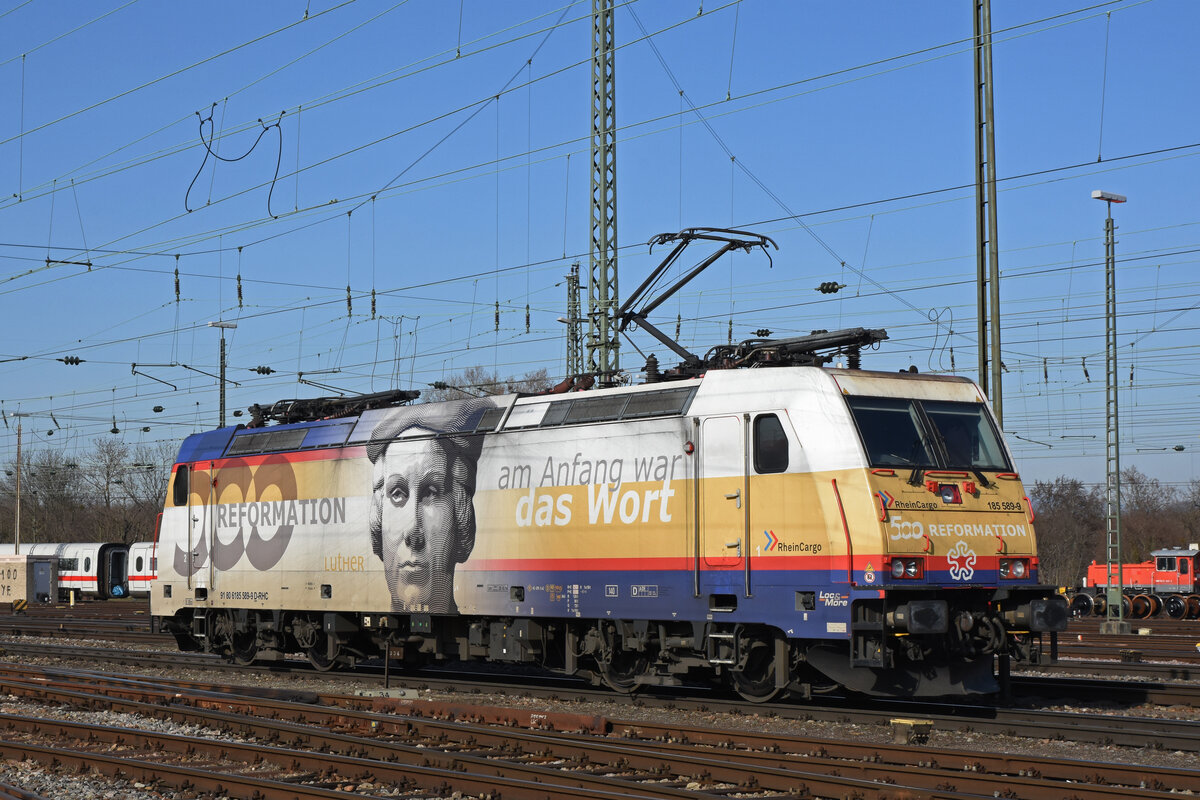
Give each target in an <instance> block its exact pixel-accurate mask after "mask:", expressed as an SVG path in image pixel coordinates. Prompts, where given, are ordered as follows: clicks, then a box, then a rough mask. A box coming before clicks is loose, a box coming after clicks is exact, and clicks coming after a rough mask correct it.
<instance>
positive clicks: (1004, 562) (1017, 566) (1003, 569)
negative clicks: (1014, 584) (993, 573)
mask: <svg viewBox="0 0 1200 800" xmlns="http://www.w3.org/2000/svg"><path fill="white" fill-rule="evenodd" d="M1027 575H1029V562H1028V561H1027V560H1026V559H1024V558H1002V559H1000V577H1001V578H1004V579H1009V580H1021V579H1022V578H1024V577H1026V576H1027Z"/></svg>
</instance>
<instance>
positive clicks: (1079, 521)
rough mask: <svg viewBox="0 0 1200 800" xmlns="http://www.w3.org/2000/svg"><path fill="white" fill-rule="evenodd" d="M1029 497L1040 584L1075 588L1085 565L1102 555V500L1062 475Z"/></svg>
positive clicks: (1038, 485)
mask: <svg viewBox="0 0 1200 800" xmlns="http://www.w3.org/2000/svg"><path fill="white" fill-rule="evenodd" d="M1029 496H1030V499H1031V500H1032V501H1033V506H1034V510H1035V513H1036V518H1037V522H1036V525H1037V537H1038V538H1037V544H1038V560H1039V566H1040V577H1041V581H1042V583H1047V584H1051V585H1054V586H1075V585H1078V583H1079V580H1080V578H1081V577H1082V576H1083V575H1084V573H1086V572H1087V565H1088V562H1089V561H1091V560H1092V559H1094V558H1099V557H1103V555H1104V514H1103V498H1098V497H1097V496H1096V495H1095V494H1094V493H1092V492H1088V491H1087V490H1086V489H1084V486H1083V483H1082V482H1081V481H1079V480H1076V479H1074V478H1067V477H1065V476H1059V477H1058V478H1055V479H1054V480H1053V481H1038V482H1037V483H1035V484H1034V486H1033V490H1032V491H1031V492H1030V493H1029Z"/></svg>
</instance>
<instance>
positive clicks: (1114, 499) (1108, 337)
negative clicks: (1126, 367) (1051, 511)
mask: <svg viewBox="0 0 1200 800" xmlns="http://www.w3.org/2000/svg"><path fill="white" fill-rule="evenodd" d="M1092 199H1093V200H1103V201H1104V202H1105V203H1106V204H1107V208H1108V217H1107V218H1106V219H1105V220H1104V351H1105V361H1106V362H1107V364H1106V369H1105V376H1104V398H1105V400H1104V405H1105V449H1104V462H1105V494H1104V518H1105V524H1104V527H1105V565H1106V569H1107V573H1106V574H1107V576H1108V587H1107V589H1106V590H1105V593H1106V598H1107V602H1106V604H1105V606H1106V608H1105V620H1104V623H1103V624H1102V625H1101V627H1100V631H1101V633H1129V623H1128V622H1126V621H1125V604H1124V601H1123V596H1124V591H1125V571H1124V569H1123V566H1122V565H1123V564H1124V558H1122V556H1121V439H1120V429H1119V427H1118V415H1117V264H1116V261H1117V258H1116V247H1117V244H1116V239H1115V238H1114V235H1113V234H1114V231H1115V230H1116V228H1115V227H1114V225H1113V218H1112V204H1113V203H1124V202H1125V199H1126V198H1125V195H1123V194H1116V193H1114V192H1105V191H1101V190H1100V189H1096V190H1095V191H1093V192H1092ZM1114 579H1115V580H1114Z"/></svg>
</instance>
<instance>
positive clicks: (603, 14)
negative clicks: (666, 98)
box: [587, 0, 621, 386]
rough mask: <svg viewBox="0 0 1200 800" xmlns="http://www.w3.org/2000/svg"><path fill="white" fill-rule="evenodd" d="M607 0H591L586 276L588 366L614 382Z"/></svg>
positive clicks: (616, 344) (612, 89) (613, 132)
mask: <svg viewBox="0 0 1200 800" xmlns="http://www.w3.org/2000/svg"><path fill="white" fill-rule="evenodd" d="M615 39H616V36H615V33H614V28H613V4H612V0H592V220H591V222H592V243H591V258H590V262H591V271H590V273H589V276H588V340H587V349H588V371H589V372H592V373H594V374H595V375H596V378H597V383H598V384H599V385H600V386H612V385H613V384H615V383H616V379H617V373H618V371H619V370H620V368H621V358H620V341H619V340H618V339H617V324H616V312H617V306H618V305H619V302H618V293H617V108H616V102H617V92H616V89H617V82H616V52H615V47H616V42H615Z"/></svg>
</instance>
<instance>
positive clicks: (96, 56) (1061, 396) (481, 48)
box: [0, 0, 1200, 486]
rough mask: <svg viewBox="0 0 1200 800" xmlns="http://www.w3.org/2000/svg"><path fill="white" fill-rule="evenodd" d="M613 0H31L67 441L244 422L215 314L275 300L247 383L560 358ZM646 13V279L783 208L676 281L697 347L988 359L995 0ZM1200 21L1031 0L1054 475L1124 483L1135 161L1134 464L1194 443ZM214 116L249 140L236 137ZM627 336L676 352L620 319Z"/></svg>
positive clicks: (644, 8) (1043, 429)
mask: <svg viewBox="0 0 1200 800" xmlns="http://www.w3.org/2000/svg"><path fill="white" fill-rule="evenodd" d="M590 11H591V7H590V3H576V4H574V5H571V4H568V3H565V2H563V0H556V1H555V2H535V1H534V0H529V1H528V2H508V3H493V2H483V1H482V0H462V2H461V3H454V2H449V1H448V0H436V1H435V0H409V1H408V2H399V3H389V2H378V3H375V2H365V0H358V2H343V3H337V2H317V0H305V1H303V2H302V1H300V0H297V2H274V3H260V4H246V3H229V2H211V3H205V4H191V5H188V4H176V3H149V2H146V1H145V0H134V1H133V2H122V0H113V1H112V2H95V3H80V2H74V3H50V2H46V1H45V0H31V2H21V0H5V2H3V3H0V15H3V16H0V104H2V106H3V108H4V113H3V114H0V198H2V199H0V309H2V310H3V313H2V315H0V330H2V332H3V333H2V337H0V400H3V409H4V411H5V412H6V413H12V412H21V413H25V414H29V415H31V417H30V418H28V419H27V420H26V424H25V430H26V431H31V432H32V436H31V438H30V439H29V440H28V443H29V444H31V445H32V446H33V447H57V448H63V449H64V450H66V451H67V452H70V453H76V452H87V451H88V450H90V448H91V443H92V441H93V440H94V439H95V438H96V437H99V436H111V435H112V434H110V433H108V431H109V429H110V428H111V427H113V424H114V420H115V423H116V426H117V427H118V428H120V429H121V433H120V434H119V435H120V436H121V437H123V438H124V439H125V440H126V441H128V442H129V443H130V444H140V443H153V442H157V441H164V440H165V441H176V440H179V439H181V438H182V437H183V436H185V435H187V434H189V433H191V432H193V431H196V430H202V429H205V428H209V427H213V426H215V425H216V421H217V405H218V393H217V388H216V381H215V380H214V378H213V377H210V375H215V373H216V372H217V364H218V341H219V336H218V332H217V331H216V330H214V329H212V328H210V327H209V326H208V323H209V322H211V321H214V320H225V321H232V322H236V323H237V325H238V327H237V328H236V329H230V330H227V331H226V344H227V347H228V364H229V367H228V376H227V377H228V378H229V379H230V380H232V381H236V385H235V384H229V385H228V386H227V392H226V396H227V407H228V409H229V412H230V413H231V412H232V410H233V409H237V408H245V407H247V406H249V405H250V404H252V403H264V404H265V403H270V402H273V401H275V400H278V399H283V398H290V397H307V396H318V395H324V394H329V393H330V390H329V389H328V388H324V389H323V388H318V387H316V386H313V385H311V384H309V383H302V382H300V381H299V380H298V379H299V378H300V373H303V379H304V380H306V381H313V382H316V383H319V384H324V385H325V386H326V387H335V388H336V389H339V390H345V391H348V392H370V391H381V390H384V389H389V388H409V387H415V388H421V387H423V386H426V385H428V384H429V383H431V382H433V381H436V380H439V379H442V378H444V377H447V376H451V375H453V374H455V373H458V372H461V371H462V370H463V369H465V368H467V367H472V366H483V367H486V368H488V369H493V370H496V371H498V372H499V373H500V374H501V375H510V374H521V373H524V372H526V371H530V370H534V369H537V368H539V367H546V368H547V369H548V370H549V372H550V374H551V376H552V377H554V378H558V377H561V376H562V375H563V373H564V370H565V365H564V352H565V343H564V330H563V326H562V325H561V324H560V323H558V322H556V318H558V317H560V316H562V315H563V314H564V313H565V303H566V288H565V282H564V275H565V274H566V273H567V271H568V269H569V265H570V264H571V262H573V261H576V260H578V261H581V262H582V265H583V266H582V273H583V275H584V276H585V280H586V275H587V271H588V253H587V249H588V241H589V226H588V220H589V213H590V209H589V175H590V153H589V135H590V81H591V72H590V61H589V59H590V46H591V40H590V36H591V28H590ZM616 13H617V16H616V36H617V42H618V44H619V45H620V50H619V52H618V55H617V68H616V74H617V86H618V89H617V121H618V125H619V132H618V141H619V144H618V155H617V174H618V187H619V188H618V241H619V243H620V247H621V251H620V257H619V260H618V269H619V287H620V292H621V296H622V297H624V296H625V294H627V293H628V292H631V291H632V290H633V288H634V287H636V286H637V284H638V283H640V282H641V279H642V278H643V277H644V276H645V275H646V274H647V272H648V271H649V270H650V269H652V268H653V267H654V266H655V265H656V264H657V263H658V261H659V258H660V257H661V251H659V250H656V251H655V253H654V254H653V255H651V254H649V253H648V250H647V248H646V246H645V243H646V241H647V240H648V239H649V238H650V237H651V236H653V235H654V234H657V233H660V232H664V231H674V230H679V229H680V228H684V227H692V226H720V227H726V226H733V227H740V228H746V229H749V230H753V231H755V232H757V233H763V234H766V235H769V236H771V237H772V238H774V239H775V240H776V241H777V242H778V243H779V245H780V249H779V251H778V252H777V253H772V255H773V257H774V266H773V267H770V268H769V267H768V264H767V262H766V260H765V259H764V258H763V257H762V256H761V255H760V254H757V253H752V254H748V255H737V256H736V257H732V258H729V257H727V258H725V259H723V260H722V261H720V262H718V263H717V264H715V265H713V266H712V267H711V268H710V269H709V270H708V271H707V272H706V273H705V274H704V275H703V276H702V277H701V278H700V279H698V280H696V281H695V282H693V283H692V284H690V285H689V286H688V287H687V289H686V290H684V291H683V292H682V293H681V294H680V295H679V296H678V297H677V298H674V299H672V300H671V301H669V302H668V303H666V304H665V305H664V306H662V307H661V308H660V309H659V311H658V313H657V315H656V317H655V318H654V321H656V322H658V323H660V327H663V328H664V329H666V330H668V331H671V332H673V331H674V327H675V322H676V319H677V318H680V319H681V323H680V331H681V339H682V341H683V343H684V344H685V345H686V346H688V347H690V348H693V349H694V350H697V351H700V352H703V351H705V350H707V349H708V347H709V346H711V345H712V344H716V343H721V342H724V341H726V340H727V339H728V336H729V327H730V323H731V322H732V326H733V337H734V338H735V339H743V338H748V337H750V336H752V335H753V331H754V330H756V329H759V328H769V329H770V330H772V331H774V332H775V334H776V335H779V336H783V335H796V334H801V333H807V332H808V331H810V330H813V329H819V328H824V329H834V328H838V327H850V326H864V327H871V328H885V329H887V331H888V332H889V335H890V339H889V340H888V341H887V342H885V343H883V345H882V346H881V347H880V348H879V350H878V351H877V352H871V353H868V354H866V356H865V358H864V366H866V367H868V368H873V369H881V370H888V371H891V370H896V369H900V368H905V367H908V366H909V365H916V366H917V367H918V368H919V369H920V370H921V371H924V372H947V373H948V372H955V373H958V374H965V375H969V376H971V377H975V371H976V364H977V360H976V359H977V356H976V343H975V284H974V275H975V255H974V252H975V206H974V189H973V186H972V183H973V179H974V169H975V164H974V150H973V124H974V123H973V112H972V102H973V95H972V54H971V50H970V44H971V35H972V28H971V3H970V2H966V1H965V0H964V2H960V3H948V2H943V3H884V2H863V3H855V2H803V3H802V2H772V0H741V2H725V3H721V2H708V1H707V0H706V2H703V3H701V2H700V0H689V2H647V0H641V2H633V3H624V4H620V5H619V6H618V9H617V12H616ZM1197 29H1200V7H1198V6H1196V5H1195V4H1193V3H1189V2H1184V0H1144V1H1140V0H1130V1H1128V2H1111V3H1096V4H1087V3H1070V2H1042V3H1001V2H997V3H995V7H994V9H993V31H994V33H995V39H996V43H995V51H994V70H995V71H994V89H995V108H996V146H997V156H996V165H997V171H998V174H999V176H1000V177H1001V179H1002V180H1001V183H1000V187H999V188H1000V194H999V199H998V203H997V210H998V215H999V235H998V240H999V248H1000V262H1001V272H1002V280H1001V287H1002V288H1001V292H1002V309H1001V317H1002V324H1003V336H1002V339H1003V344H1004V357H1003V361H1004V363H1005V366H1006V368H1007V369H1008V372H1007V373H1005V375H1004V423H1005V428H1006V429H1007V431H1008V433H1009V442H1010V445H1011V446H1012V447H1013V449H1014V451H1015V453H1016V455H1017V458H1018V460H1019V462H1020V468H1021V471H1022V473H1023V476H1024V477H1025V478H1026V479H1027V480H1032V479H1045V478H1052V477H1054V476H1056V475H1059V474H1066V475H1070V476H1074V477H1079V478H1081V479H1083V480H1085V481H1087V482H1100V481H1102V480H1103V474H1104V339H1103V331H1104V319H1103V309H1104V294H1103V292H1104V273H1103V257H1104V243H1103V230H1104V213H1105V208H1104V204H1102V203H1098V202H1096V201H1094V200H1092V199H1090V192H1091V191H1092V190H1093V189H1105V190H1107V191H1112V192H1118V193H1121V194H1125V195H1127V196H1128V197H1129V202H1128V204H1126V205H1123V206H1119V207H1117V208H1116V213H1115V216H1116V219H1117V225H1118V226H1119V230H1118V240H1119V242H1118V245H1117V252H1118V257H1119V258H1120V265H1119V269H1118V279H1117V280H1118V293H1119V298H1120V300H1119V302H1120V315H1119V321H1118V328H1119V349H1120V352H1121V355H1120V359H1119V366H1118V373H1119V376H1120V381H1121V393H1120V403H1121V430H1122V463H1123V464H1124V465H1126V466H1129V465H1133V466H1137V467H1138V468H1139V469H1141V470H1143V471H1144V472H1147V473H1149V474H1151V475H1154V476H1156V477H1158V478H1160V479H1162V480H1164V481H1166V482H1169V483H1172V484H1176V485H1180V486H1182V485H1184V484H1186V483H1187V482H1188V481H1190V480H1192V479H1194V478H1195V477H1196V476H1197V467H1198V466H1200V465H1198V463H1197V460H1196V458H1197V454H1200V414H1197V412H1196V410H1195V409H1196V407H1197V398H1198V395H1200V378H1198V374H1200V358H1198V353H1197V348H1196V346H1195V341H1196V330H1197V328H1198V327H1200V285H1198V284H1197V282H1196V280H1195V278H1194V277H1193V276H1194V275H1195V272H1196V270H1195V266H1196V262H1197V252H1200V245H1198V244H1197V241H1198V239H1200V203H1198V202H1197V198H1196V195H1195V192H1194V191H1193V187H1194V186H1195V185H1196V184H1197V182H1198V180H1197V179H1198V178H1200V174H1198V173H1200V160H1198V159H1200V125H1198V124H1197V123H1198V121H1200V120H1198V116H1200V112H1198V111H1197V106H1198V104H1197V102H1196V100H1197V89H1196V76H1197V56H1196V55H1195V48H1194V41H1193V39H1194V32H1195V31H1196V30H1197ZM681 89H682V91H683V93H684V95H683V96H681V94H680V90H681ZM693 107H694V108H695V109H696V110H693ZM210 115H211V121H209V122H204V123H203V124H202V122H203V121H204V120H206V119H207V118H209V117H210ZM202 132H203V134H204V135H206V136H207V135H212V137H213V141H212V147H213V149H214V150H215V151H216V152H217V153H218V154H219V155H221V156H222V157H224V158H227V159H235V158H239V157H240V160H236V161H226V162H219V163H217V162H216V161H215V159H213V158H211V157H209V158H208V159H207V160H205V148H204V145H203V144H202V141H201V134H202ZM243 156H244V157H243ZM64 262H67V263H64ZM69 262H75V263H69ZM842 262H844V265H843V263H842ZM88 263H90V264H91V266H90V267H88V266H85V265H86V264H88ZM177 268H178V271H179V276H180V277H179V290H178V293H177V292H176V288H175V271H176V269H177ZM239 275H240V276H241V281H240V283H241V296H240V299H239V293H238V284H239V282H238V276H239ZM827 280H838V281H840V282H842V283H845V284H846V288H845V289H843V290H842V291H841V292H840V293H839V294H838V295H834V296H831V295H825V294H819V293H817V292H816V291H815V287H816V286H817V284H818V283H820V282H822V281H827ZM347 286H349V287H350V302H349V304H348V303H347V288H346V287H347ZM372 291H374V293H375V305H374V308H372V301H371V294H372ZM584 301H585V303H586V288H585V293H584ZM527 306H528V325H527V323H526V307H527ZM497 307H498V308H499V322H498V324H497ZM633 343H634V344H636V345H637V346H638V347H640V348H642V350H643V351H644V352H655V353H656V354H657V355H658V356H659V358H660V360H661V361H663V362H664V363H669V361H670V359H668V358H667V357H666V356H667V354H666V353H665V352H664V350H663V348H662V347H661V346H660V345H658V344H657V343H654V342H653V341H652V340H650V339H649V337H647V336H646V335H644V334H641V333H635V334H634V338H633ZM68 356H78V357H79V358H81V359H83V363H81V364H79V365H73V366H71V365H66V364H64V363H62V362H61V361H59V360H58V359H61V358H65V357H68ZM621 363H622V366H623V367H625V368H626V369H628V370H629V371H631V372H634V373H636V372H637V371H638V370H640V368H641V367H642V364H643V359H642V357H641V356H640V355H639V354H638V353H637V351H636V350H635V349H634V347H633V346H632V345H631V344H630V343H623V346H622V352H621ZM131 365H137V366H136V367H132V366H131ZM181 365H188V366H187V367H184V366H181ZM259 366H269V367H271V368H272V369H274V370H275V372H274V373H273V374H270V375H261V374H259V373H257V372H255V371H254V369H255V368H256V367H259ZM1085 366H1086V368H1087V375H1086V376H1085V373H1084V367H1085ZM1131 367H1132V375H1131ZM159 405H161V406H162V407H163V408H164V410H163V411H162V412H154V411H153V410H152V409H153V407H154V406H159ZM51 414H53V418H51ZM229 419H230V420H231V421H232V417H229ZM10 424H11V420H10ZM143 428H149V430H148V431H143V430H142V429H143ZM51 429H53V430H55V435H53V436H47V435H46V432H47V431H49V430H51ZM0 434H2V437H0V450H3V451H4V457H5V458H7V459H11V458H12V456H13V454H14V450H15V435H14V431H13V429H12V428H11V427H10V428H6V429H3V430H2V431H0ZM1175 445H1183V446H1184V447H1185V450H1184V451H1182V452H1178V451H1175V450H1174V449H1173V448H1174V446H1175Z"/></svg>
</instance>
